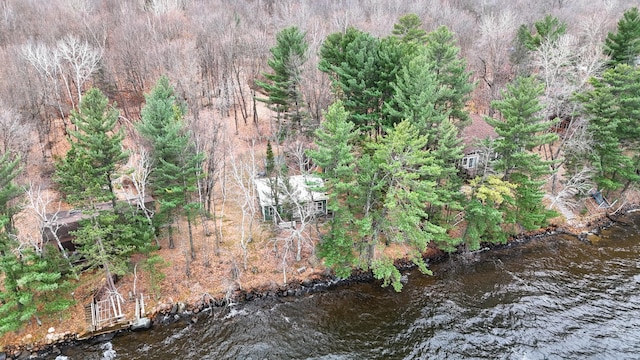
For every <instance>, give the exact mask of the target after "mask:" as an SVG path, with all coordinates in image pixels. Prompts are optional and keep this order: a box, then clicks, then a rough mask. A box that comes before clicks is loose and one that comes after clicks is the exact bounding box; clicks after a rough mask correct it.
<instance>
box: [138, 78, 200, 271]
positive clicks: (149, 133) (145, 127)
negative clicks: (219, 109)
mask: <svg viewBox="0 0 640 360" xmlns="http://www.w3.org/2000/svg"><path fill="white" fill-rule="evenodd" d="M145 98H146V100H147V102H146V104H145V106H144V107H143V109H142V111H141V117H142V121H141V122H140V123H138V126H137V128H138V131H139V132H140V134H141V135H142V136H143V137H144V138H145V139H146V140H147V141H148V142H149V144H150V146H151V158H152V168H153V171H152V173H151V176H150V187H151V188H152V190H153V192H154V195H155V197H156V200H157V201H158V203H159V204H160V209H159V211H158V213H157V214H156V216H154V220H155V221H156V223H157V224H158V226H157V228H159V227H160V226H162V225H168V230H169V247H170V248H173V247H174V243H173V226H172V224H173V222H174V218H175V216H176V214H177V211H178V210H184V211H185V215H186V217H187V224H188V230H189V244H190V257H191V259H194V258H195V247H194V246H193V235H192V222H193V221H194V219H195V216H196V214H197V213H198V211H199V203H197V202H196V201H193V200H192V194H193V192H194V191H195V190H196V189H197V188H196V185H197V174H199V173H201V171H199V169H200V167H201V164H202V161H203V154H201V153H199V152H197V151H196V149H195V146H194V144H193V142H192V141H191V139H190V138H189V134H188V133H187V130H186V126H185V124H184V122H183V116H184V111H185V109H184V106H182V105H181V104H180V103H178V101H177V100H176V98H175V95H174V90H173V87H172V86H171V85H170V84H169V79H168V78H167V77H166V76H162V77H160V79H159V80H158V82H157V84H156V86H155V87H154V88H153V89H152V90H151V93H150V94H146V95H145Z"/></svg>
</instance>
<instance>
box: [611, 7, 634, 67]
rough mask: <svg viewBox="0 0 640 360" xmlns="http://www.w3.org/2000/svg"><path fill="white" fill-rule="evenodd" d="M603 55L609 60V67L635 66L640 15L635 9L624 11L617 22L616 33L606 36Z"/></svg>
mask: <svg viewBox="0 0 640 360" xmlns="http://www.w3.org/2000/svg"><path fill="white" fill-rule="evenodd" d="M604 53H605V55H607V56H609V57H610V58H611V60H610V61H609V65H610V66H611V67H614V66H616V65H618V64H626V65H631V66H633V65H635V64H637V62H638V61H639V57H640V13H639V12H638V8H637V7H633V8H631V9H629V10H627V11H625V12H624V14H623V15H622V19H620V21H618V31H617V32H616V33H612V32H610V33H609V34H608V35H607V38H606V39H605V42H604Z"/></svg>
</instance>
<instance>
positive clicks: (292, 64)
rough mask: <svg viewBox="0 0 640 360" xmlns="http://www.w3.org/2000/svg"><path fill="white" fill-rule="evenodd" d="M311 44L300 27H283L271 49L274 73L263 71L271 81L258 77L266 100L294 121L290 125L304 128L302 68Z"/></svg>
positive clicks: (278, 116)
mask: <svg viewBox="0 0 640 360" xmlns="http://www.w3.org/2000/svg"><path fill="white" fill-rule="evenodd" d="M308 47H309V44H308V43H307V41H306V40H305V33H303V32H301V31H300V29H298V27H296V26H291V27H288V28H286V29H283V30H281V31H280V32H278V34H276V46H274V47H272V48H271V50H270V51H271V59H269V61H268V65H269V67H270V68H271V70H272V72H270V73H263V75H264V77H265V78H266V79H267V81H260V80H256V84H257V85H258V86H260V87H261V88H262V89H263V90H264V92H265V93H266V95H267V98H265V99H257V100H259V101H262V102H265V103H266V104H267V105H268V106H269V108H270V109H271V110H272V111H275V112H276V114H277V118H278V120H280V119H281V118H282V119H283V120H287V121H289V122H290V124H289V126H292V127H293V126H295V127H297V128H300V127H301V126H302V120H303V118H304V113H303V108H304V100H303V98H302V92H301V89H300V81H301V75H302V68H303V65H304V63H305V61H306V60H307V49H308Z"/></svg>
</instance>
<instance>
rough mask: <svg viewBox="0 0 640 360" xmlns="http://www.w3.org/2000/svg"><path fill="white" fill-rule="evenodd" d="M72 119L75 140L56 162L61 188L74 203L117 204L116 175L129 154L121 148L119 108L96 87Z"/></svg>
mask: <svg viewBox="0 0 640 360" xmlns="http://www.w3.org/2000/svg"><path fill="white" fill-rule="evenodd" d="M71 120H72V121H73V123H74V124H75V126H76V127H77V130H76V131H70V135H71V137H72V139H74V141H73V142H72V143H71V149H70V150H69V151H68V153H67V155H66V157H65V158H63V159H61V160H60V161H58V162H57V163H56V173H55V178H56V181H57V182H58V185H59V186H60V190H61V191H62V193H63V194H65V195H66V197H67V199H68V201H69V202H71V203H72V204H82V205H88V204H90V203H91V204H93V205H95V204H96V203H97V202H103V201H111V202H112V204H113V206H114V207H115V199H116V197H115V194H114V190H113V177H114V175H115V173H116V170H117V168H118V166H119V165H121V164H123V163H124V162H126V160H127V159H128V156H129V155H128V153H126V152H124V151H123V150H122V140H123V138H124V133H123V132H122V131H121V130H120V131H117V132H116V131H115V126H116V122H117V121H118V111H117V110H116V109H115V108H113V107H110V106H109V100H108V99H107V98H106V97H105V96H104V95H103V94H102V92H101V91H100V90H98V89H95V88H93V89H90V90H89V91H88V92H87V93H86V94H85V96H84V97H83V98H82V102H81V104H80V112H75V111H74V112H73V113H72V114H71Z"/></svg>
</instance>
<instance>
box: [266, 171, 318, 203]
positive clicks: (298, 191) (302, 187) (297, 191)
mask: <svg viewBox="0 0 640 360" xmlns="http://www.w3.org/2000/svg"><path fill="white" fill-rule="evenodd" d="M273 180H274V178H260V179H255V180H254V183H255V185H256V190H257V192H258V199H259V201H260V206H261V207H264V206H273V205H275V204H274V201H273V198H272V197H271V181H273ZM289 184H290V185H291V189H292V190H291V191H292V192H293V193H292V194H291V196H292V197H294V198H295V199H296V200H297V201H300V202H302V203H306V202H312V201H322V200H327V199H328V197H327V194H326V193H324V192H319V191H315V189H317V188H321V187H323V186H324V181H322V179H321V178H320V177H318V176H314V175H294V176H289ZM280 193H282V191H281V192H280Z"/></svg>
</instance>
